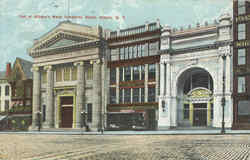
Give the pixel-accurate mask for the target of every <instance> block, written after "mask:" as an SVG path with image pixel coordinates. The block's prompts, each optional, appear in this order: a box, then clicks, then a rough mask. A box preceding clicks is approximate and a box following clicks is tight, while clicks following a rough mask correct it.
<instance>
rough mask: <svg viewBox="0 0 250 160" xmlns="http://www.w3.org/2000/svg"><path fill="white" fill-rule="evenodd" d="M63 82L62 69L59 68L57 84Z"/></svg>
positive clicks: (57, 70)
mask: <svg viewBox="0 0 250 160" xmlns="http://www.w3.org/2000/svg"><path fill="white" fill-rule="evenodd" d="M61 81H62V69H61V68H57V69H56V82H61Z"/></svg>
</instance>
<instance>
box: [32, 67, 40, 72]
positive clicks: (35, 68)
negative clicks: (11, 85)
mask: <svg viewBox="0 0 250 160" xmlns="http://www.w3.org/2000/svg"><path fill="white" fill-rule="evenodd" d="M39 69H40V68H39V67H38V66H33V67H32V68H31V69H30V70H31V72H36V71H39Z"/></svg>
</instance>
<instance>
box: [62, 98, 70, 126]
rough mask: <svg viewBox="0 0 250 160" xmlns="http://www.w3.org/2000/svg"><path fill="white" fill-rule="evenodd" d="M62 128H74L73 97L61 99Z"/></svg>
mask: <svg viewBox="0 0 250 160" xmlns="http://www.w3.org/2000/svg"><path fill="white" fill-rule="evenodd" d="M60 107H61V126H60V127H61V128H72V124H73V97H72V96H69V97H61V106H60Z"/></svg>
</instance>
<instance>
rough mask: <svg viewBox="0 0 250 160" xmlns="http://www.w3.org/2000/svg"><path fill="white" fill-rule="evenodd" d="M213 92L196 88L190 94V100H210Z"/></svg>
mask: <svg viewBox="0 0 250 160" xmlns="http://www.w3.org/2000/svg"><path fill="white" fill-rule="evenodd" d="M211 96H212V92H211V91H209V90H208V89H206V88H196V89H194V90H192V91H190V92H189V93H188V97H189V98H210V97H211Z"/></svg>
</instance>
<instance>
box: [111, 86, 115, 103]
mask: <svg viewBox="0 0 250 160" xmlns="http://www.w3.org/2000/svg"><path fill="white" fill-rule="evenodd" d="M109 94H110V104H115V103H116V88H110V93H109Z"/></svg>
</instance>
